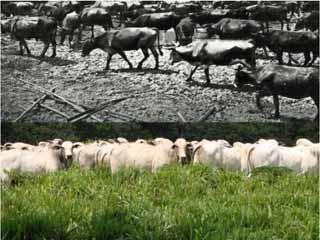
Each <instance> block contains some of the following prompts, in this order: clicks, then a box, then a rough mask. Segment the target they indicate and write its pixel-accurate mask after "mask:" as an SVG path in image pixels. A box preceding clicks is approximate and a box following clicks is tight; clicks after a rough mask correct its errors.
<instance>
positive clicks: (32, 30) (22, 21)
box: [11, 17, 57, 58]
mask: <svg viewBox="0 0 320 240" xmlns="http://www.w3.org/2000/svg"><path fill="white" fill-rule="evenodd" d="M56 33H57V23H56V21H55V20H54V19H52V18H47V17H24V18H14V19H13V20H12V22H11V35H12V36H13V37H14V38H15V39H17V40H18V41H19V42H20V54H21V55H23V47H25V48H26V50H27V53H28V55H29V56H31V52H30V50H29V48H28V45H27V43H26V41H25V39H31V38H35V39H36V40H38V39H40V40H41V41H42V42H44V45H45V46H44V49H43V51H42V53H41V55H40V57H41V58H42V57H44V55H45V53H46V52H47V50H48V48H49V45H50V43H51V45H52V55H51V57H55V56H56Z"/></svg>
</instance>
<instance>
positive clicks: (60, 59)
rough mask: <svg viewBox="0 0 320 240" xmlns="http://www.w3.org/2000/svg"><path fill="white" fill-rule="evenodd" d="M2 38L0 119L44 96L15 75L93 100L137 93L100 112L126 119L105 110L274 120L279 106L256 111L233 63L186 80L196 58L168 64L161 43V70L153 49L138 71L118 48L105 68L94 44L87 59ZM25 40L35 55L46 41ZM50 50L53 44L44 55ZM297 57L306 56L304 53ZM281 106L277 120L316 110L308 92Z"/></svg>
mask: <svg viewBox="0 0 320 240" xmlns="http://www.w3.org/2000/svg"><path fill="white" fill-rule="evenodd" d="M1 38H2V39H1V40H2V43H1V51H2V55H1V68H2V70H1V78H2V81H1V83H2V89H1V91H2V92H1V93H2V94H1V96H2V99H1V100H2V101H1V107H2V111H1V118H2V120H4V121H12V120H14V119H15V118H16V117H17V116H18V115H19V114H21V112H23V111H24V110H25V109H26V108H27V107H28V106H30V105H31V104H32V102H33V100H34V99H36V98H38V97H40V96H41V95H42V94H41V93H39V92H38V91H37V90H36V89H33V88H32V87H30V86H27V85H26V84H23V83H21V82H19V81H17V78H21V79H23V80H26V81H30V82H32V83H36V84H38V85H40V86H42V87H44V88H46V89H48V90H49V89H51V88H53V87H56V93H57V94H59V95H61V96H64V97H66V98H69V99H72V100H73V101H74V102H76V103H79V104H84V105H87V106H89V107H95V106H97V105H99V104H101V103H103V102H105V101H108V100H111V99H115V98H119V97H123V96H128V95H131V94H133V93H137V94H138V95H137V97H136V98H134V99H127V100H125V101H123V102H121V103H118V104H115V105H112V106H110V107H108V108H106V109H105V110H103V111H101V112H99V113H97V114H96V116H97V117H100V118H101V119H103V120H105V121H125V119H120V118H118V117H115V116H113V115H112V114H111V115H110V114H108V112H109V111H111V112H116V113H120V114H121V113H123V114H126V115H129V116H131V117H132V118H133V119H136V120H137V121H146V122H176V121H179V120H180V119H179V117H178V115H177V113H178V112H180V113H181V115H182V116H183V117H184V118H185V119H186V120H187V121H197V120H198V119H199V118H200V117H201V116H203V115H204V114H205V113H206V112H207V111H208V110H209V109H211V108H212V107H213V106H216V108H217V109H222V108H223V111H221V112H219V113H216V114H213V115H212V116H210V117H209V119H208V121H274V120H272V119H268V118H266V117H267V116H265V115H268V116H269V115H270V113H271V112H273V110H274V109H273V104H272V98H270V97H267V98H264V99H263V105H264V106H265V112H266V113H268V114H265V115H264V114H262V113H260V112H258V111H257V108H256V106H255V94H254V92H253V90H252V88H250V87H246V88H244V89H242V90H241V91H240V90H238V89H235V88H234V87H233V85H232V82H233V80H234V74H235V69H236V66H231V67H223V66H217V67H215V66H212V67H210V76H211V85H210V86H208V87H205V86H204V84H205V76H204V73H203V71H202V70H198V71H197V72H196V73H195V74H194V77H193V79H194V81H193V82H186V81H185V79H186V78H187V75H188V73H189V71H190V68H191V65H189V64H188V63H186V62H181V63H177V64H175V65H173V66H171V65H169V54H170V51H169V50H166V49H163V51H164V56H162V57H160V69H159V70H157V71H154V70H153V67H154V59H153V57H152V55H151V56H150V58H149V59H148V60H147V61H145V63H144V65H143V70H141V71H138V70H129V69H128V65H127V64H126V62H125V61H123V60H122V59H120V57H119V56H118V55H115V56H114V57H113V59H112V61H111V65H110V67H111V69H112V70H109V71H104V70H103V69H104V67H105V64H106V54H105V53H104V52H102V51H101V50H95V51H93V52H92V53H91V54H90V56H89V57H87V58H83V57H81V50H80V49H77V50H73V51H71V50H70V49H69V47H67V46H61V45H58V47H57V58H55V59H50V58H45V59H44V61H40V59H39V58H37V57H27V56H20V55H18V42H16V41H14V40H11V39H10V37H9V36H8V35H2V36H1ZM58 42H59V41H58ZM28 44H29V47H30V50H31V52H32V54H33V55H35V56H39V55H40V52H41V50H42V48H43V44H42V43H41V42H36V41H34V40H29V41H28ZM50 54H51V50H50V49H49V51H48V53H47V56H50ZM127 56H128V59H129V60H130V61H131V62H132V63H133V65H134V67H136V66H137V64H138V62H139V61H140V60H141V59H142V56H143V55H142V53H141V51H130V52H127ZM298 56H299V57H300V55H296V59H297V57H298ZM299 60H300V61H302V60H303V57H301V59H299ZM274 61H275V60H274ZM286 61H287V60H286ZM267 62H270V60H268V61H267V60H261V59H258V60H257V65H259V64H265V63H267ZM316 63H317V64H318V60H317V62H316ZM45 104H46V105H48V106H51V107H55V108H56V109H59V110H60V111H62V112H64V113H66V114H68V115H70V116H72V115H75V114H76V113H77V112H75V111H74V110H73V109H72V108H70V107H69V106H66V105H64V104H62V103H57V102H54V101H53V100H47V101H46V102H45ZM280 111H281V114H282V118H281V120H280V121H286V120H287V119H290V118H295V119H312V118H313V117H314V116H315V114H316V111H317V109H316V107H315V105H314V104H313V101H312V99H311V98H306V99H303V100H293V99H288V98H284V97H281V98H280ZM27 121H40V122H42V121H65V120H64V119H63V118H62V117H60V116H59V115H56V114H55V113H52V112H49V111H48V110H46V109H39V110H37V111H33V112H31V113H30V114H29V115H28V117H27ZM88 121H91V120H89V119H88Z"/></svg>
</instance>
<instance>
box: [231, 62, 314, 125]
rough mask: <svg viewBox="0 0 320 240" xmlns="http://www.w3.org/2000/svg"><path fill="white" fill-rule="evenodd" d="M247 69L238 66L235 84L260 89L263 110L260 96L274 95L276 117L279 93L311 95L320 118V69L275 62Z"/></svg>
mask: <svg viewBox="0 0 320 240" xmlns="http://www.w3.org/2000/svg"><path fill="white" fill-rule="evenodd" d="M243 64H244V65H246V66H247V67H248V68H249V69H247V70H245V69H242V70H240V68H238V71H237V73H236V76H235V84H236V85H237V86H238V87H239V88H241V87H242V86H243V85H244V84H252V85H254V86H255V87H256V89H257V90H258V93H257V96H256V104H257V107H258V108H259V109H260V110H262V106H261V103H260V98H261V97H264V96H269V95H272V96H273V102H274V105H275V114H274V117H275V118H279V117H280V112H279V95H280V96H284V97H288V98H294V99H301V98H305V97H311V98H312V99H313V101H314V102H315V104H316V106H317V108H318V113H317V116H316V119H318V118H319V69H318V68H313V67H289V66H282V65H275V64H268V65H264V66H260V67H258V68H257V69H252V68H251V69H250V66H248V65H247V64H245V63H243Z"/></svg>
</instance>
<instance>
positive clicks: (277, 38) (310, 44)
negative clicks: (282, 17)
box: [256, 30, 319, 65]
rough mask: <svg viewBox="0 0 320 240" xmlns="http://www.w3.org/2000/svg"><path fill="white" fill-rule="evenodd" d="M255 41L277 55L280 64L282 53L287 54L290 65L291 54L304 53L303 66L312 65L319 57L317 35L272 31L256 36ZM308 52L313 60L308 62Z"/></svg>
mask: <svg viewBox="0 0 320 240" xmlns="http://www.w3.org/2000/svg"><path fill="white" fill-rule="evenodd" d="M256 41H257V42H260V44H263V45H265V46H267V47H268V48H269V49H270V50H271V51H273V52H275V53H276V54H277V58H278V61H279V63H280V64H282V63H283V61H282V55H283V52H288V54H289V62H288V64H289V65H290V64H291V60H292V57H291V53H304V57H305V62H304V65H307V64H308V63H309V65H312V64H313V62H314V61H315V60H316V58H317V57H318V56H319V35H318V34H316V33H313V32H290V31H281V30H274V31H271V32H269V33H264V34H258V35H257V36H256ZM310 52H312V54H313V59H312V60H311V61H310V59H311V58H310Z"/></svg>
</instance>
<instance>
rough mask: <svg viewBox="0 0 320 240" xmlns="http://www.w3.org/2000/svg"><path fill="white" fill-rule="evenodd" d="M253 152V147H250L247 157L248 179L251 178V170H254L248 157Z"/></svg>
mask: <svg viewBox="0 0 320 240" xmlns="http://www.w3.org/2000/svg"><path fill="white" fill-rule="evenodd" d="M253 150H254V146H252V147H250V148H249V151H248V157H247V174H248V177H250V176H251V172H252V170H253V168H254V167H253V164H252V162H251V160H250V155H251V154H252V152H253Z"/></svg>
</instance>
